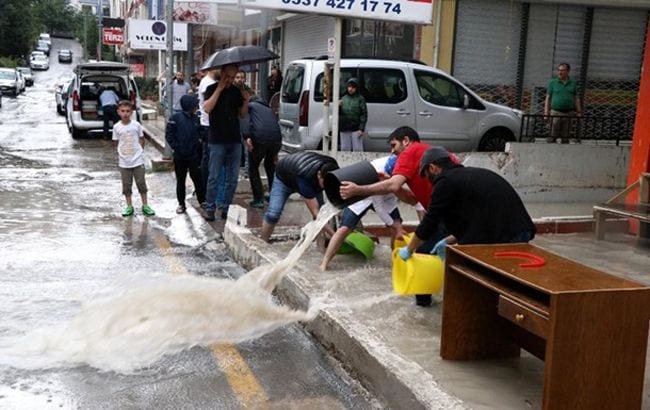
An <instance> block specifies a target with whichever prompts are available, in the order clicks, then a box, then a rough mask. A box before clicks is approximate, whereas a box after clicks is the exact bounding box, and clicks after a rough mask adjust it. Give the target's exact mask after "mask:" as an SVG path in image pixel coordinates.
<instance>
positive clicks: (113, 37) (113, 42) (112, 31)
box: [102, 27, 124, 46]
mask: <svg viewBox="0 0 650 410" xmlns="http://www.w3.org/2000/svg"><path fill="white" fill-rule="evenodd" d="M102 44H104V45H107V46H120V45H122V44H124V29H122V28H119V27H104V28H103V29H102Z"/></svg>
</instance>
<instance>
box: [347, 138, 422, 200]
mask: <svg viewBox="0 0 650 410" xmlns="http://www.w3.org/2000/svg"><path fill="white" fill-rule="evenodd" d="M388 140H389V142H390V150H391V152H392V153H393V154H395V155H397V163H396V164H395V169H394V170H393V174H392V175H391V177H390V178H388V179H385V180H383V181H380V182H377V183H374V184H370V185H357V184H355V183H354V182H350V181H343V182H341V188H340V193H341V198H343V199H347V198H351V197H354V196H361V197H367V196H372V195H384V194H389V193H393V194H395V195H398V196H399V197H400V199H401V200H402V201H404V202H407V203H409V204H411V205H415V204H416V203H417V202H419V203H421V204H422V206H424V208H425V209H426V207H427V206H428V205H429V201H431V192H432V189H433V188H432V187H431V183H430V182H429V181H428V180H427V179H426V178H425V177H421V176H420V172H419V168H418V167H419V166H420V158H422V155H424V152H425V151H426V150H428V149H429V148H431V146H430V145H428V144H424V143H422V142H420V136H419V135H418V133H417V131H415V130H414V129H413V128H411V127H400V128H398V129H396V130H395V131H393V132H392V133H391V134H390V136H389V137H388ZM404 184H407V185H408V187H409V189H410V190H411V192H413V196H411V197H408V196H405V195H404V194H403V192H402V190H401V188H402V185H404Z"/></svg>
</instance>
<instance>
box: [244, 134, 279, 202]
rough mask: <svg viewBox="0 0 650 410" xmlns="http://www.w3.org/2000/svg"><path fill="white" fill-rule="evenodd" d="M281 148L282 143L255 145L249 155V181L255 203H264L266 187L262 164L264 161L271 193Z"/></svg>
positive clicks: (255, 143)
mask: <svg viewBox="0 0 650 410" xmlns="http://www.w3.org/2000/svg"><path fill="white" fill-rule="evenodd" d="M281 148H282V144H281V143H276V144H264V143H259V142H254V143H253V151H251V152H250V153H249V158H248V179H249V180H250V183H251V191H252V192H253V201H254V202H262V201H264V186H263V185H262V178H261V177H260V164H261V163H262V160H264V171H265V172H266V178H267V181H269V192H271V186H272V184H273V178H274V177H275V164H276V162H277V160H278V153H279V152H280V149H281Z"/></svg>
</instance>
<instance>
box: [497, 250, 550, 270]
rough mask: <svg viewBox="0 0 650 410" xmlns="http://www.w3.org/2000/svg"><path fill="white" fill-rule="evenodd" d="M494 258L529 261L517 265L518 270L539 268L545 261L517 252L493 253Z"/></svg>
mask: <svg viewBox="0 0 650 410" xmlns="http://www.w3.org/2000/svg"><path fill="white" fill-rule="evenodd" d="M494 257H495V258H518V259H528V260H529V261H530V262H524V263H520V264H519V267H520V268H540V267H542V266H544V265H546V260H545V259H544V258H542V257H541V256H538V255H534V254H532V253H528V252H517V251H504V252H494Z"/></svg>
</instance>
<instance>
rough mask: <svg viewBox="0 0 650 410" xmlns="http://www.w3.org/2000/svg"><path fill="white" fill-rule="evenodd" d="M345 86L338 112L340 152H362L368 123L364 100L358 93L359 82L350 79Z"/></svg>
mask: <svg viewBox="0 0 650 410" xmlns="http://www.w3.org/2000/svg"><path fill="white" fill-rule="evenodd" d="M346 85H347V94H345V95H344V96H343V98H341V101H340V105H341V110H340V111H339V130H340V135H341V151H352V152H363V136H364V133H365V129H366V121H368V108H367V106H366V99H365V98H363V96H362V95H361V94H360V93H359V90H358V88H359V80H357V79H356V78H354V77H352V78H350V79H349V80H348V82H347V84H346Z"/></svg>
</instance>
